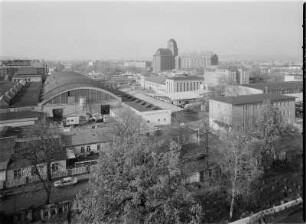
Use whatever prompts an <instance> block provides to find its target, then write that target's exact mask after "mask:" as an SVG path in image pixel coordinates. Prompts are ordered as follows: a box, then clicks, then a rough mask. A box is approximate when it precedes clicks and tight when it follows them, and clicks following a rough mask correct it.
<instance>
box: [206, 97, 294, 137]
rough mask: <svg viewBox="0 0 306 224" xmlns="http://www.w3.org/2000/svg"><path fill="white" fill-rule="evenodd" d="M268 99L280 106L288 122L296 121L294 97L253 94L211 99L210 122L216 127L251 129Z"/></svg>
mask: <svg viewBox="0 0 306 224" xmlns="http://www.w3.org/2000/svg"><path fill="white" fill-rule="evenodd" d="M266 100H270V101H271V102H272V103H273V105H274V106H276V107H278V109H279V110H280V111H281V113H282V115H283V117H284V119H285V121H286V122H287V123H290V124H293V123H294V122H295V102H294V101H295V98H294V97H291V96H285V95H276V94H253V95H241V96H235V97H219V98H213V99H209V124H210V126H211V127H212V128H214V129H218V128H219V127H225V128H229V126H232V127H235V128H239V129H240V130H243V131H246V130H251V128H253V127H254V125H255V121H256V118H257V117H258V114H259V112H260V110H261V109H262V106H263V105H264V104H263V103H264V101H266Z"/></svg>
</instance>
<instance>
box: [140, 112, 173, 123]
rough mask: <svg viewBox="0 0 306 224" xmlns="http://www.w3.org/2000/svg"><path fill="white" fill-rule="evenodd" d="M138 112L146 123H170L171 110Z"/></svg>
mask: <svg viewBox="0 0 306 224" xmlns="http://www.w3.org/2000/svg"><path fill="white" fill-rule="evenodd" d="M138 114H139V115H141V116H142V117H143V119H144V120H145V121H147V123H152V124H154V125H168V124H171V110H153V111H147V112H138ZM148 121H149V122H148Z"/></svg>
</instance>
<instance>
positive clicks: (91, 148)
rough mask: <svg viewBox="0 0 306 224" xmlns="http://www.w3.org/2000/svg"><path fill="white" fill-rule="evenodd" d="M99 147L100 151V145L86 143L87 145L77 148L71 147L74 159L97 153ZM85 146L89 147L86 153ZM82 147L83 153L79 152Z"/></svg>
mask: <svg viewBox="0 0 306 224" xmlns="http://www.w3.org/2000/svg"><path fill="white" fill-rule="evenodd" d="M98 145H99V146H100V150H101V147H102V143H88V144H84V145H78V146H73V147H72V148H73V150H74V153H75V155H76V157H78V156H86V155H88V154H90V152H93V153H99V150H98V147H99V146H98ZM87 146H90V151H89V152H88V151H87ZM82 147H84V153H82V152H81V148H82Z"/></svg>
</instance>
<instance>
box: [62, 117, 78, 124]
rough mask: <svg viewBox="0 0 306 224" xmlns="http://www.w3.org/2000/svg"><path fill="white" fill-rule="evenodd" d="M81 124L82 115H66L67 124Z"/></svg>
mask: <svg viewBox="0 0 306 224" xmlns="http://www.w3.org/2000/svg"><path fill="white" fill-rule="evenodd" d="M79 124H80V117H66V119H65V126H76V125H79Z"/></svg>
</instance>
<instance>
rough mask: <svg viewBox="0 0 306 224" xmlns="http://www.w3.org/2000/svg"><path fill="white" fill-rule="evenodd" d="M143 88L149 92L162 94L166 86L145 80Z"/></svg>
mask: <svg viewBox="0 0 306 224" xmlns="http://www.w3.org/2000/svg"><path fill="white" fill-rule="evenodd" d="M143 88H144V89H150V90H153V91H154V92H156V93H160V94H162V93H165V91H166V84H165V83H158V82H153V81H149V80H145V81H144V87H143Z"/></svg>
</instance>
